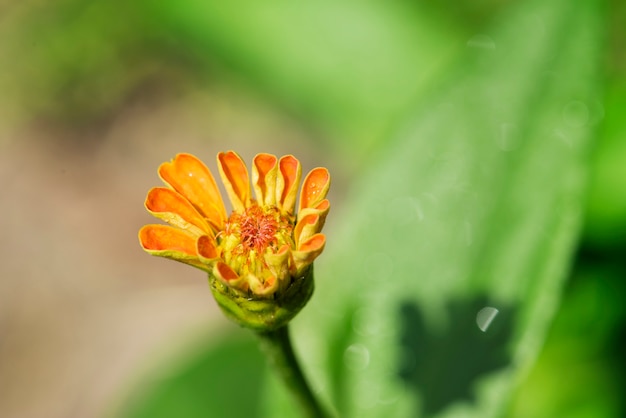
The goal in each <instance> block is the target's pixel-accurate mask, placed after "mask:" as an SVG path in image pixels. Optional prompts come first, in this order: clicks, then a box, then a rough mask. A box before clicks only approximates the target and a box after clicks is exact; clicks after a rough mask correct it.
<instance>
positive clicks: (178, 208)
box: [145, 187, 213, 236]
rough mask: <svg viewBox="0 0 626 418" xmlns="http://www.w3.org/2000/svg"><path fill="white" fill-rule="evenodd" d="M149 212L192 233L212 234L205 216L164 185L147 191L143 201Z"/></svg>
mask: <svg viewBox="0 0 626 418" xmlns="http://www.w3.org/2000/svg"><path fill="white" fill-rule="evenodd" d="M145 206H146V209H147V210H148V212H150V214H152V215H153V216H156V217H157V218H159V219H162V220H164V221H165V222H167V223H168V224H170V225H172V226H176V227H178V228H180V229H183V230H185V231H188V232H190V233H192V234H193V235H196V236H200V235H204V234H213V231H212V230H211V228H210V227H209V224H208V223H207V222H206V220H205V218H203V217H202V215H200V213H198V211H197V210H196V208H194V207H193V206H192V205H191V203H189V201H188V200H187V199H185V198H184V197H182V196H181V195H180V194H179V193H177V192H175V191H174V190H172V189H166V188H165V187H155V188H153V189H151V190H150V191H149V192H148V196H147V197H146V202H145Z"/></svg>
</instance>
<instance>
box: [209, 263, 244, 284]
mask: <svg viewBox="0 0 626 418" xmlns="http://www.w3.org/2000/svg"><path fill="white" fill-rule="evenodd" d="M213 275H214V276H215V277H217V278H218V279H219V280H220V281H221V282H222V283H224V284H225V285H226V286H228V287H232V288H236V289H240V290H246V289H247V287H248V283H247V282H246V281H245V276H238V275H237V273H236V272H235V271H234V270H233V269H232V268H230V267H229V266H228V264H226V263H224V262H223V261H218V262H217V263H215V265H214V266H213Z"/></svg>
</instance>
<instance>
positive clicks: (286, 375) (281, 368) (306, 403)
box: [258, 325, 330, 418]
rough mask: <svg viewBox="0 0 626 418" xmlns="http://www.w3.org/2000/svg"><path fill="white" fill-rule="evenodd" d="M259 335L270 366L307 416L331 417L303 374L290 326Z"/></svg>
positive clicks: (315, 417)
mask: <svg viewBox="0 0 626 418" xmlns="http://www.w3.org/2000/svg"><path fill="white" fill-rule="evenodd" d="M258 335H259V337H261V348H262V349H263V351H264V352H265V354H266V355H267V356H268V358H269V361H270V364H271V365H272V367H273V368H274V369H275V370H276V372H277V373H278V374H279V375H280V377H281V379H282V380H283V382H284V383H285V385H286V386H287V388H288V389H289V390H290V391H291V393H292V394H293V395H294V396H295V398H296V399H297V401H298V403H299V404H300V406H301V407H302V410H303V411H304V413H305V416H307V417H311V418H327V417H330V415H329V414H328V413H326V411H325V410H324V409H323V408H322V406H321V405H320V403H319V402H318V400H317V399H316V398H315V395H313V392H312V391H311V387H310V386H309V384H308V382H307V381H306V378H305V377H304V374H303V373H302V369H301V368H300V365H299V364H298V360H297V359H296V356H295V354H294V352H293V348H292V346H291V341H290V339H289V329H288V325H284V326H282V327H280V328H278V329H276V330H274V331H268V332H259V333H258Z"/></svg>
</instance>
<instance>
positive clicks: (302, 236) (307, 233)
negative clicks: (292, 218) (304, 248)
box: [293, 213, 320, 248]
mask: <svg viewBox="0 0 626 418" xmlns="http://www.w3.org/2000/svg"><path fill="white" fill-rule="evenodd" d="M319 221H320V217H319V215H317V214H315V213H311V214H309V215H306V216H304V217H300V214H298V223H297V224H296V227H295V228H294V230H293V236H294V239H295V243H296V248H298V247H299V245H300V243H301V242H305V241H306V240H307V239H309V238H310V237H312V236H313V235H315V234H316V233H318V232H319V231H320V228H319Z"/></svg>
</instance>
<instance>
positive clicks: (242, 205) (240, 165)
mask: <svg viewBox="0 0 626 418" xmlns="http://www.w3.org/2000/svg"><path fill="white" fill-rule="evenodd" d="M217 165H218V167H219V170H220V176H221V177H222V182H223V183H224V187H225V188H226V192H228V197H229V198H230V201H231V203H232V204H233V210H234V211H236V212H239V213H242V212H243V211H244V210H245V209H246V208H247V207H248V206H250V180H249V179H248V169H247V168H246V165H245V164H244V162H243V161H242V160H241V157H239V155H237V153H235V152H234V151H228V152H220V153H219V154H217Z"/></svg>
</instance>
